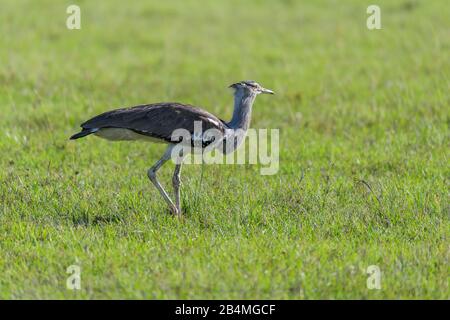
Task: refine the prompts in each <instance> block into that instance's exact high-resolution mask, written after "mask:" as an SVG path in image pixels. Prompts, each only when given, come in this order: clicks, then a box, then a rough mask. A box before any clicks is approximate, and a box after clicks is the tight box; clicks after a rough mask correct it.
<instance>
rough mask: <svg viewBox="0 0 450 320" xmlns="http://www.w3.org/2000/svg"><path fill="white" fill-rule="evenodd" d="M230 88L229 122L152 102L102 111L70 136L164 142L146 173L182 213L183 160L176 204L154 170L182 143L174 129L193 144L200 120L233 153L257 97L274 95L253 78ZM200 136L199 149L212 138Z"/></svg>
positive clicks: (179, 106)
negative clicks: (174, 136)
mask: <svg viewBox="0 0 450 320" xmlns="http://www.w3.org/2000/svg"><path fill="white" fill-rule="evenodd" d="M230 87H231V88H233V89H234V90H235V92H234V112H233V118H232V119H231V121H230V122H224V121H223V120H221V119H219V118H217V117H216V116H215V115H213V114H211V113H209V112H207V111H205V110H203V109H200V108H197V107H194V106H191V105H187V104H181V103H177V102H165V103H155V104H147V105H140V106H136V107H131V108H122V109H116V110H112V111H108V112H105V113H102V114H100V115H98V116H96V117H94V118H92V119H90V120H88V121H86V122H84V123H83V124H81V127H82V131H81V132H78V133H76V134H74V135H73V136H71V137H70V139H72V140H74V139H79V138H82V137H85V136H88V135H90V134H95V135H97V136H99V137H101V138H105V139H108V140H141V139H143V140H149V141H154V142H165V143H167V144H168V145H169V146H168V147H167V149H166V151H165V153H164V155H163V156H162V157H161V159H159V160H158V161H157V162H156V163H155V165H154V166H153V167H151V168H150V169H149V170H148V172H147V175H148V177H149V179H150V181H151V182H152V183H153V184H154V185H155V187H156V188H157V189H158V191H159V192H160V194H161V195H162V197H163V198H164V200H165V201H166V202H167V204H168V206H169V208H170V210H171V211H172V212H173V213H174V214H175V215H177V216H179V215H181V205H180V183H181V182H180V174H181V162H182V161H181V162H180V163H177V164H176V165H175V171H174V175H173V179H172V183H173V188H174V191H175V203H174V202H172V200H171V198H170V197H169V195H168V194H167V192H166V191H165V190H164V188H163V187H162V186H161V184H160V183H159V181H158V179H157V178H156V172H157V171H158V170H159V169H160V168H161V166H162V165H163V164H164V163H165V162H167V161H168V160H169V159H170V158H171V156H172V154H171V153H172V150H174V147H175V145H177V144H179V143H180V142H181V141H180V140H179V141H173V140H172V134H173V133H174V131H175V130H177V129H184V130H187V131H188V132H189V133H190V134H191V139H192V140H191V143H192V144H194V145H195V143H194V139H196V138H195V137H194V133H195V132H194V130H195V129H196V127H195V124H196V122H201V131H202V132H201V133H205V132H206V131H207V130H210V129H212V130H214V131H216V132H217V131H218V132H219V133H220V134H221V135H222V136H221V137H220V139H221V141H224V142H225V143H224V144H223V148H222V149H219V150H221V151H222V152H224V153H229V152H233V151H234V150H235V149H236V148H237V147H238V146H239V144H240V142H242V141H243V138H244V137H245V134H246V132H247V129H248V128H249V126H250V118H251V111H252V105H253V102H254V100H255V98H256V96H257V95H258V94H261V93H268V94H273V91H271V90H268V89H265V88H263V87H262V86H261V85H259V84H258V83H256V82H255V81H241V82H238V83H234V84H232V85H231V86H230ZM197 126H198V124H197ZM201 139H202V148H205V147H206V146H207V145H209V144H210V143H211V142H212V141H214V140H211V138H207V135H203V136H202V138H201ZM208 139H209V140H208ZM218 142H220V141H218ZM183 153H184V151H183V152H181V154H180V155H181V157H182V159H183V158H184V156H186V154H183Z"/></svg>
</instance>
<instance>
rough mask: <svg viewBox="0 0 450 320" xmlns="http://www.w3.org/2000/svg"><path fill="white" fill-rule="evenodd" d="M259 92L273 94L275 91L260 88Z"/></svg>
mask: <svg viewBox="0 0 450 320" xmlns="http://www.w3.org/2000/svg"><path fill="white" fill-rule="evenodd" d="M261 93H267V94H275V92H273V91H272V90H269V89H266V88H261Z"/></svg>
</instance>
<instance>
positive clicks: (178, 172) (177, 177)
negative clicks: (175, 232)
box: [172, 163, 181, 215]
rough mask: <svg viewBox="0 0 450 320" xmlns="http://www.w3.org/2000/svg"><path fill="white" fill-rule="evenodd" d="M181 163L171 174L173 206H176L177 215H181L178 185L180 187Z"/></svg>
mask: <svg viewBox="0 0 450 320" xmlns="http://www.w3.org/2000/svg"><path fill="white" fill-rule="evenodd" d="M180 176H181V163H179V164H176V165H175V171H174V172H173V177H172V183H173V190H174V192H175V205H176V206H177V210H178V214H180V215H181V204H180V185H181V177H180Z"/></svg>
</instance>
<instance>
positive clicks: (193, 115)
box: [81, 102, 225, 141]
mask: <svg viewBox="0 0 450 320" xmlns="http://www.w3.org/2000/svg"><path fill="white" fill-rule="evenodd" d="M195 121H200V122H201V123H202V131H203V132H204V131H206V130H208V129H217V130H219V131H220V132H224V128H225V125H224V122H223V121H222V120H220V119H219V118H217V117H216V116H214V115H212V114H211V113H209V112H207V111H205V110H202V109H200V108H197V107H194V106H191V105H186V104H181V103H175V102H174V103H156V104H148V105H141V106H136V107H132V108H123V109H116V110H112V111H108V112H105V113H102V114H100V115H98V116H96V117H94V118H92V119H90V120H88V121H86V122H84V123H83V124H81V127H82V128H83V129H94V128H99V129H101V128H124V129H130V130H133V131H135V132H137V133H140V134H143V135H147V136H151V137H155V138H159V139H163V140H166V141H171V136H172V133H173V131H174V130H176V129H185V130H187V131H189V133H191V134H192V133H193V132H194V122H195Z"/></svg>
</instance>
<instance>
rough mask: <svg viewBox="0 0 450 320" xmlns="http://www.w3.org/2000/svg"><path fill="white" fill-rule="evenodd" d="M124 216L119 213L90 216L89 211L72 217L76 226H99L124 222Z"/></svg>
mask: <svg viewBox="0 0 450 320" xmlns="http://www.w3.org/2000/svg"><path fill="white" fill-rule="evenodd" d="M123 220H124V218H123V217H122V216H121V215H118V214H111V215H96V216H90V215H89V214H87V213H84V214H80V215H75V216H72V217H71V221H72V223H73V224H74V225H75V226H98V225H105V224H118V223H121V222H123Z"/></svg>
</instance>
